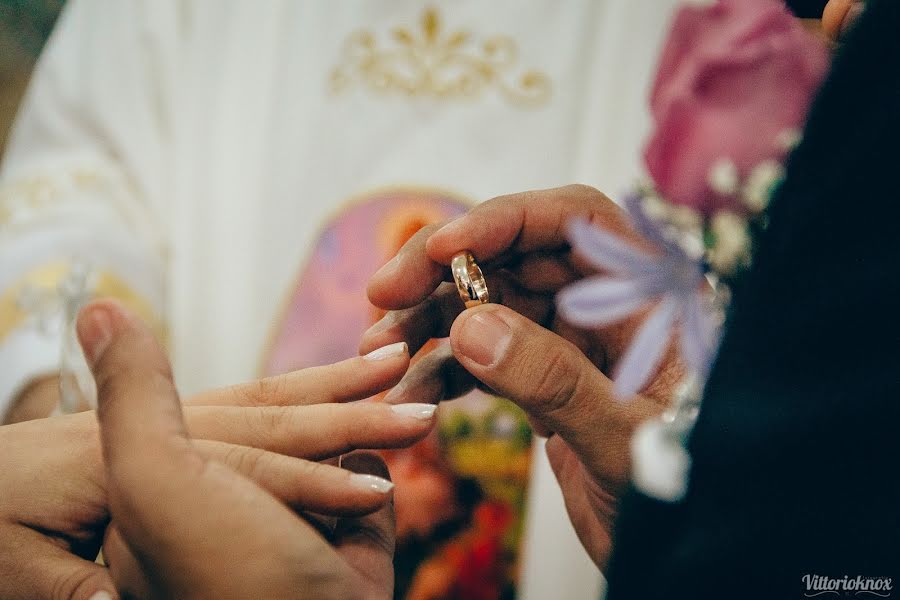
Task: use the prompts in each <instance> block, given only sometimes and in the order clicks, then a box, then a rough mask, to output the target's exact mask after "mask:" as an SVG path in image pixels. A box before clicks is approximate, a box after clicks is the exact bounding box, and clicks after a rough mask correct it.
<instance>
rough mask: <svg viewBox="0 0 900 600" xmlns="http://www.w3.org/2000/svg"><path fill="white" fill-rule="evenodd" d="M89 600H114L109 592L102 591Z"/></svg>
mask: <svg viewBox="0 0 900 600" xmlns="http://www.w3.org/2000/svg"><path fill="white" fill-rule="evenodd" d="M89 600H113V597H112V594H110V593H109V592H106V591H103V590H101V591H99V592H97V593H95V594H94V595H93V596H91V597H90V598H89Z"/></svg>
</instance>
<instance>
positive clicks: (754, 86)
mask: <svg viewBox="0 0 900 600" xmlns="http://www.w3.org/2000/svg"><path fill="white" fill-rule="evenodd" d="M828 65H829V54H828V50H827V49H826V47H825V45H824V44H823V43H822V42H821V41H819V40H818V39H817V38H816V37H815V36H814V35H813V34H811V33H809V32H807V31H806V30H805V29H803V27H802V26H801V25H800V23H799V22H798V21H797V20H796V19H795V18H794V17H793V16H792V15H791V14H790V13H789V12H788V10H787V9H786V8H785V6H784V3H783V2H781V1H780V0H718V1H717V2H714V3H713V4H712V5H710V6H688V7H685V8H683V9H681V10H680V11H679V12H678V14H677V15H676V18H675V22H674V25H673V28H672V31H671V33H670V35H669V39H668V41H667V43H666V47H665V49H664V50H663V55H662V59H661V63H660V67H659V72H658V74H657V78H656V82H655V84H654V89H653V96H652V99H651V110H652V114H653V118H654V120H655V124H656V129H655V131H654V132H653V135H652V136H651V139H650V142H649V144H648V146H647V148H646V151H645V159H646V162H647V168H648V169H649V172H650V175H651V176H652V178H653V180H654V182H655V183H656V187H657V189H658V190H659V192H660V193H661V195H662V196H663V197H664V198H665V199H666V200H668V201H669V202H671V203H673V204H681V205H686V206H689V207H691V208H694V209H697V210H699V211H700V212H702V213H703V214H705V215H710V214H712V213H714V212H715V211H717V210H719V209H725V208H727V209H730V210H734V211H738V212H747V208H746V207H744V206H742V203H741V201H740V198H739V196H740V194H738V193H737V192H738V191H739V189H738V187H739V186H740V183H741V182H743V181H745V180H746V179H747V178H748V177H749V176H750V174H751V172H752V170H753V169H754V167H756V166H758V165H759V164H760V163H762V162H764V161H771V160H781V159H783V158H784V155H785V154H786V152H787V151H788V149H789V147H788V144H786V140H787V139H788V138H789V137H791V134H792V133H796V132H798V131H799V130H801V129H802V126H803V123H804V121H805V118H806V114H807V112H808V110H809V106H810V103H811V101H812V98H813V96H814V93H815V92H816V90H817V89H818V87H819V85H820V83H821V81H822V79H823V77H824V75H825V73H826V71H827V69H828ZM713 172H716V173H717V176H716V177H714V176H713V175H711V174H712V173H713ZM723 177H724V180H725V181H724V183H725V185H722V184H721V182H722V179H723ZM715 179H717V180H718V183H719V184H718V185H716V184H712V185H711V180H715ZM713 188H716V189H713Z"/></svg>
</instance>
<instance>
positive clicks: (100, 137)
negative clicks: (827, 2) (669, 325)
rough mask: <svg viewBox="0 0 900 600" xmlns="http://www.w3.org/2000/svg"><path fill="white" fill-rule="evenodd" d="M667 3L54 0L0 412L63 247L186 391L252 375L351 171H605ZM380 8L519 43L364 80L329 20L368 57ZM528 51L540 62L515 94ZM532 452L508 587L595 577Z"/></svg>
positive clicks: (618, 182)
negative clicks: (462, 63) (468, 67)
mask: <svg viewBox="0 0 900 600" xmlns="http://www.w3.org/2000/svg"><path fill="white" fill-rule="evenodd" d="M675 2H676V0H654V1H652V2H651V1H638V0H567V2H565V3H561V2H557V1H554V0H540V1H533V2H529V3H522V2H520V1H513V0H497V1H493V2H490V3H485V2H476V1H474V0H457V1H456V2H453V3H441V4H435V5H434V14H435V15H436V17H435V19H436V20H435V19H433V20H432V22H430V23H426V22H424V21H423V13H424V11H425V10H426V6H427V5H425V4H424V3H422V2H416V1H412V0H343V1H341V2H326V1H325V0H318V1H313V0H309V1H301V0H266V2H254V1H251V0H192V1H187V0H181V1H178V0H143V1H142V0H108V1H103V0H70V2H69V3H68V5H67V6H66V8H65V9H64V12H63V14H62V16H61V18H60V21H59V23H58V26H57V29H56V31H55V32H54V34H53V35H52V37H51V39H50V40H49V42H48V45H47V47H46V49H45V52H44V55H43V56H42V57H41V59H40V61H39V64H38V67H37V69H36V72H35V74H34V77H33V81H32V84H31V86H30V90H29V92H28V94H27V96H26V99H25V102H24V104H23V108H22V110H21V113H20V115H19V118H18V122H17V124H16V126H15V128H14V131H13V134H12V137H11V142H10V144H9V147H8V149H7V152H6V155H5V159H4V163H3V166H2V172H0V414H2V413H3V412H4V410H5V409H6V407H7V405H8V403H9V401H10V399H11V398H12V397H14V395H15V393H16V392H17V391H18V390H20V389H21V388H22V386H23V385H24V384H25V383H26V382H28V381H29V380H31V379H32V378H34V377H35V376H38V375H40V374H43V373H47V372H53V371H56V370H57V369H58V368H59V365H60V355H61V352H62V350H61V345H62V341H61V340H62V339H63V337H64V336H63V335H62V334H61V332H62V331H64V329H65V328H64V323H63V322H64V321H65V315H64V312H65V311H63V310H61V306H62V305H63V304H65V302H63V301H62V300H61V299H60V298H59V295H60V294H58V293H55V292H54V290H55V289H56V287H55V286H57V285H58V284H59V283H60V281H61V280H64V279H65V278H66V273H67V272H68V271H67V269H68V267H67V266H66V265H67V264H68V263H70V262H71V261H73V260H75V261H78V262H80V263H84V264H86V265H88V266H90V268H91V270H92V271H91V272H92V273H94V276H93V279H92V281H91V283H90V287H91V288H92V289H94V290H95V291H99V292H100V293H107V294H114V295H119V296H121V297H123V298H124V299H125V300H126V301H127V302H130V303H131V304H132V305H133V306H135V307H136V308H137V310H138V311H139V312H140V313H141V314H143V315H144V316H145V317H147V318H149V319H152V320H154V321H156V322H157V323H158V324H159V325H160V327H162V324H163V323H165V325H166V328H167V329H168V332H169V333H168V335H169V347H170V349H171V352H172V356H173V360H174V365H175V371H176V375H177V379H178V383H179V386H180V388H181V389H182V391H183V392H185V393H190V392H193V391H197V390H200V389H204V388H209V387H212V386H218V385H222V384H228V383H233V382H237V381H241V380H247V379H250V378H253V377H254V376H255V375H256V370H257V366H258V364H259V360H260V355H261V353H262V352H263V350H264V348H265V346H266V338H267V336H268V334H269V333H270V329H271V327H272V322H273V320H274V319H275V318H276V316H277V314H278V311H279V306H280V304H281V302H282V300H281V299H282V298H283V297H284V296H285V294H287V293H288V291H289V289H290V288H291V285H292V283H293V281H294V279H295V277H296V273H297V271H298V269H299V268H300V266H301V265H302V264H303V261H304V259H305V257H306V255H307V253H308V251H309V246H310V244H311V243H312V242H313V240H314V239H315V237H316V236H317V234H318V232H319V229H320V227H321V225H322V223H323V221H324V220H325V219H326V218H327V217H329V216H331V215H333V214H334V213H335V212H336V211H337V210H339V209H340V208H341V207H342V206H343V205H345V203H347V202H348V201H349V200H350V199H352V198H355V197H358V196H359V195H360V194H363V193H365V192H367V191H370V190H373V189H378V188H384V187H387V186H420V187H429V188H435V189H443V190H452V191H453V192H455V193H457V194H459V195H461V196H463V197H467V198H471V199H473V200H474V201H480V200H485V199H488V198H490V197H492V196H495V195H498V194H502V193H508V192H513V191H521V190H527V189H535V188H547V187H553V186H558V185H563V184H567V183H572V182H583V183H588V184H591V185H595V186H597V187H598V188H600V189H602V190H604V191H606V192H607V193H608V194H610V195H612V196H616V195H617V194H619V193H621V192H622V191H623V190H625V189H626V188H627V187H628V185H629V184H630V183H631V182H632V181H633V180H634V179H635V178H636V177H637V176H638V175H639V173H640V168H639V165H640V146H641V143H642V140H643V138H644V136H645V133H646V130H647V126H648V116H647V109H646V105H647V88H648V82H649V78H650V74H651V72H652V70H653V67H654V65H655V61H656V57H657V54H658V51H659V46H660V42H661V40H662V37H663V35H664V32H665V29H666V25H667V23H668V20H669V17H670V15H671V9H672V7H673V6H674V4H675ZM401 27H402V28H405V30H406V31H407V32H408V33H410V34H411V35H412V36H413V37H415V38H416V39H427V37H428V35H429V27H431V31H432V32H436V35H438V36H441V39H448V38H449V36H451V34H453V33H454V32H463V33H464V34H465V36H460V40H458V42H459V44H458V47H457V49H456V50H451V52H459V53H465V55H466V56H469V57H474V60H475V63H476V64H478V61H481V64H483V63H484V62H485V61H488V60H489V58H490V57H489V55H488V54H487V53H486V52H487V50H486V49H485V48H486V47H487V46H485V44H488V43H489V42H490V41H491V40H495V41H496V40H498V39H500V40H501V41H502V40H506V41H502V43H503V44H506V43H511V44H512V45H511V46H504V48H509V47H513V48H515V49H516V50H517V55H516V56H514V57H511V58H510V63H509V65H507V66H497V67H496V73H495V74H496V77H495V78H494V79H491V80H490V81H482V82H481V83H482V84H483V85H482V86H481V87H478V86H476V87H475V89H469V90H468V91H467V92H466V93H460V94H454V93H453V92H452V90H451V91H449V92H448V91H447V90H443V91H441V90H440V89H438V87H439V86H438V87H435V86H434V85H431V86H430V87H429V85H428V84H427V82H426V84H421V82H420V84H421V85H419V87H417V88H416V89H415V90H414V91H415V92H416V93H409V89H407V91H406V92H403V91H400V90H399V88H397V87H396V86H394V87H392V84H391V83H390V82H389V83H388V84H386V89H381V90H379V89H376V87H375V84H372V82H371V81H368V80H366V79H365V71H364V70H362V69H357V68H356V67H357V66H358V65H357V64H356V63H354V56H355V55H354V54H353V52H352V51H348V50H347V44H348V43H350V42H349V41H348V40H352V39H354V38H351V36H352V35H354V33H355V32H360V31H361V32H368V33H369V34H370V35H371V36H372V38H371V39H374V40H375V42H374V43H375V48H376V50H377V51H379V52H381V51H384V52H385V54H383V56H387V55H388V53H389V50H390V48H391V47H394V46H396V45H397V44H399V43H400V41H398V40H400V37H402V34H399V35H398V34H393V35H392V32H394V31H395V30H396V29H397V28H401ZM497 36H505V38H498V37H497ZM355 39H358V38H355ZM497 43H501V42H497ZM357 48H358V47H357ZM429 68H430V67H429ZM527 72H535V73H537V74H538V79H539V83H540V85H538V91H539V92H540V93H538V94H537V98H532V99H531V103H530V104H529V101H528V99H527V98H525V96H527V93H526V92H527V90H526V89H525V88H522V87H521V86H520V85H519V78H520V76H521V75H522V74H525V73H527ZM336 78H338V79H340V80H341V81H337V79H336ZM337 83H342V84H343V87H342V88H340V89H338V88H336V87H335V86H336V85H337ZM541 85H545V87H543V88H542V87H541ZM509 90H512V93H509ZM523 90H524V91H523ZM541 90H543V91H541ZM70 279H71V276H70ZM70 285H71V282H70ZM35 290H37V293H36V292H35ZM63 295H64V294H63ZM535 452H536V459H537V460H536V461H535V464H536V467H535V470H534V471H535V474H534V478H533V483H532V489H531V494H530V499H531V500H530V501H531V503H532V504H531V510H530V511H529V515H530V516H529V522H528V535H527V540H528V542H527V547H526V555H525V558H524V581H523V597H524V598H542V599H543V598H551V597H553V598H572V599H579V598H585V599H587V598H596V597H597V593H598V592H597V586H598V581H599V577H598V575H597V573H596V570H595V569H594V568H593V566H592V565H591V563H590V562H589V560H588V559H587V558H586V557H585V555H584V553H583V551H582V550H581V547H580V545H579V544H578V542H577V540H576V539H575V538H574V534H573V532H572V531H571V526H570V525H569V524H568V521H567V519H566V516H565V512H564V509H563V507H562V503H561V500H560V497H559V492H558V488H557V487H556V484H555V482H554V481H553V477H552V474H551V473H550V472H549V468H548V466H547V465H546V461H545V459H544V455H543V451H542V448H541V446H540V444H536V448H535Z"/></svg>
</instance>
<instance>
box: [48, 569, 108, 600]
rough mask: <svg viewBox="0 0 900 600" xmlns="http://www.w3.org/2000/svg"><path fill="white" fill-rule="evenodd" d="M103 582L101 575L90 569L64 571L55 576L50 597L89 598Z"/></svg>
mask: <svg viewBox="0 0 900 600" xmlns="http://www.w3.org/2000/svg"><path fill="white" fill-rule="evenodd" d="M104 583H105V582H104V581H103V579H102V577H101V575H100V574H99V573H98V572H96V571H94V570H92V569H76V570H72V571H65V572H63V573H61V574H59V575H57V576H56V578H55V580H54V582H53V584H52V586H51V596H50V597H51V598H53V600H74V599H75V598H89V597H90V596H91V595H92V594H93V593H94V592H96V591H98V590H101V589H103V587H104V586H103V584H104ZM107 587H108V586H107Z"/></svg>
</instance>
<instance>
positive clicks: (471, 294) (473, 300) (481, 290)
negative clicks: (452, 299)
mask: <svg viewBox="0 0 900 600" xmlns="http://www.w3.org/2000/svg"><path fill="white" fill-rule="evenodd" d="M450 271H452V272H453V280H454V281H456V289H457V290H458V291H459V295H460V297H461V298H462V301H463V302H464V303H465V305H466V308H472V307H473V306H478V305H479V304H486V303H488V302H490V301H491V300H490V296H489V295H488V289H487V283H486V282H485V281H484V274H483V273H482V272H481V269H480V268H479V267H478V263H476V262H475V257H474V256H472V253H471V252H469V251H465V252H460V253H459V254H457V255H456V256H454V257H453V260H452V261H450Z"/></svg>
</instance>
